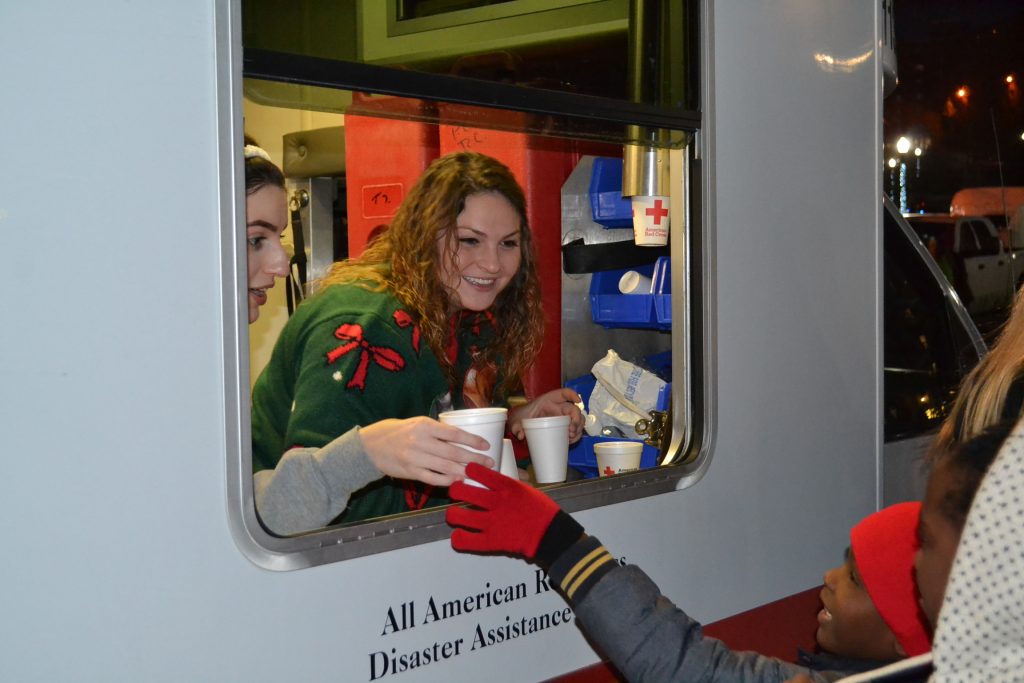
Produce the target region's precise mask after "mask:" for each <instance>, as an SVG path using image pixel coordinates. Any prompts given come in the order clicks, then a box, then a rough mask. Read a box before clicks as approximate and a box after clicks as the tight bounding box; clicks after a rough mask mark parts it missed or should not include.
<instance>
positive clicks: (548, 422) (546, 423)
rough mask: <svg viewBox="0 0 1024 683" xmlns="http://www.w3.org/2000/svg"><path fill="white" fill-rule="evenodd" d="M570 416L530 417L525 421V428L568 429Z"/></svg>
mask: <svg viewBox="0 0 1024 683" xmlns="http://www.w3.org/2000/svg"><path fill="white" fill-rule="evenodd" d="M568 426H569V416H568V415H551V416H549V417H528V418H526V419H524V420H523V428H524V429H526V428H529V427H568Z"/></svg>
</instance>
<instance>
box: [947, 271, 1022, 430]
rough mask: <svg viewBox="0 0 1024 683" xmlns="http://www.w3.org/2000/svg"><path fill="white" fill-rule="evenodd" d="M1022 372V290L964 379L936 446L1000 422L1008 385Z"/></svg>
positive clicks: (1008, 388)
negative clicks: (982, 355)
mask: <svg viewBox="0 0 1024 683" xmlns="http://www.w3.org/2000/svg"><path fill="white" fill-rule="evenodd" d="M1022 370H1024V288H1022V289H1021V291H1019V292H1017V298H1016V300H1015V301H1014V304H1013V310H1012V311H1011V312H1010V317H1009V319H1008V320H1007V321H1006V326H1005V327H1004V328H1003V331H1002V332H1001V333H1000V334H999V339H997V340H996V342H995V343H994V344H993V345H992V348H991V349H989V352H988V353H987V354H986V355H985V357H984V358H982V359H981V361H980V362H979V363H978V365H976V366H975V368H974V369H973V370H971V372H970V373H969V374H968V375H967V377H965V378H964V380H963V382H961V384H960V392H959V394H958V395H957V398H956V402H955V403H954V404H953V410H952V411H951V412H950V414H949V417H947V418H946V421H945V422H943V423H942V429H940V430H939V436H938V439H937V440H936V445H937V446H938V447H939V448H947V447H949V446H951V445H952V444H953V443H954V442H957V441H960V442H963V441H967V440H969V439H972V438H974V437H975V436H978V435H979V434H981V433H982V432H983V431H985V429H986V428H988V427H990V426H992V425H994V424H997V423H999V422H1001V421H1002V419H1003V407H1004V403H1005V402H1006V394H1007V393H1008V392H1009V390H1010V385H1012V384H1013V381H1014V380H1015V379H1017V377H1018V376H1019V375H1020V374H1021V372H1022Z"/></svg>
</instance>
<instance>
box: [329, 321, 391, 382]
mask: <svg viewBox="0 0 1024 683" xmlns="http://www.w3.org/2000/svg"><path fill="white" fill-rule="evenodd" d="M334 336H335V337H337V338H338V339H340V340H341V341H343V342H346V343H344V344H342V345H341V346H339V347H338V348H336V349H334V350H333V351H328V352H327V364H328V365H330V364H331V363H333V362H334V361H336V360H338V359H339V358H341V357H342V356H344V355H345V354H346V353H348V352H349V351H354V350H356V349H360V353H359V364H358V365H357V366H356V371H355V373H353V375H352V379H350V380H349V382H348V384H346V385H345V388H346V389H359V390H360V391H364V390H365V389H366V373H367V371H368V370H369V367H370V359H373V362H374V363H376V364H377V365H379V366H380V367H382V368H384V369H385V370H388V371H389V372H397V371H398V370H401V369H402V368H404V367H405V359H403V358H402V356H401V354H399V353H398V352H397V351H395V350H394V349H390V348H388V347H386V346H373V345H371V344H370V342H368V341H366V340H365V339H363V326H362V325H357V324H355V323H352V324H349V323H345V324H344V325H341V326H340V327H338V329H336V330H335V331H334Z"/></svg>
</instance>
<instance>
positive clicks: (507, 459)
mask: <svg viewBox="0 0 1024 683" xmlns="http://www.w3.org/2000/svg"><path fill="white" fill-rule="evenodd" d="M501 473H502V474H504V475H505V476H506V477H512V478H513V479H515V480H516V481H519V467H518V466H517V465H516V452H515V449H514V448H513V447H512V439H502V447H501Z"/></svg>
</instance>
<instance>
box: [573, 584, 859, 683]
mask: <svg viewBox="0 0 1024 683" xmlns="http://www.w3.org/2000/svg"><path fill="white" fill-rule="evenodd" d="M573 609H574V610H575V612H576V617H577V619H578V621H579V624H580V625H581V626H582V627H583V629H584V631H586V633H587V634H588V635H589V636H590V637H591V638H592V639H593V642H594V643H595V644H596V645H597V646H598V649H599V650H600V651H601V652H602V653H603V654H604V655H605V656H607V657H608V658H609V659H610V660H611V661H612V663H613V664H615V666H616V667H617V668H618V670H619V671H620V672H621V673H622V674H623V675H624V676H625V677H626V678H627V679H628V680H629V681H631V682H632V683H639V682H652V683H654V682H656V683H666V682H667V681H680V682H683V681H685V682H686V683H783V681H786V680H788V679H790V678H792V677H793V676H796V675H797V674H805V675H808V676H810V677H811V680H813V681H815V682H816V683H826V682H829V681H834V680H837V679H838V678H840V677H841V676H840V674H838V673H836V672H820V671H811V670H809V669H807V668H805V667H802V666H798V665H796V664H792V663H789V662H784V661H782V660H780V659H775V658H773V657H766V656H764V655H759V654H757V653H755V652H733V651H732V650H730V649H729V648H728V647H727V646H726V645H725V644H724V643H722V642H721V641H719V640H715V639H714V638H707V637H705V636H704V632H703V629H702V628H701V625H700V624H699V623H698V622H696V621H695V620H694V619H692V618H691V617H690V616H689V615H688V614H686V613H685V612H684V611H682V610H681V609H679V608H678V607H676V606H675V605H674V604H673V603H672V602H671V601H670V600H669V599H668V598H666V597H665V596H664V595H662V594H661V591H659V590H658V587H657V586H656V585H655V584H654V582H653V581H651V579H650V577H648V576H647V575H646V574H645V573H644V572H643V571H641V570H640V569H639V568H638V567H635V566H625V567H622V566H617V565H616V566H614V567H613V568H612V569H610V570H609V571H607V572H606V573H605V574H604V575H603V576H602V577H601V578H600V580H599V581H598V582H597V583H596V584H595V585H594V586H593V587H592V588H590V590H588V591H586V592H585V593H584V594H583V595H582V596H581V598H580V602H579V603H578V604H574V605H573Z"/></svg>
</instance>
